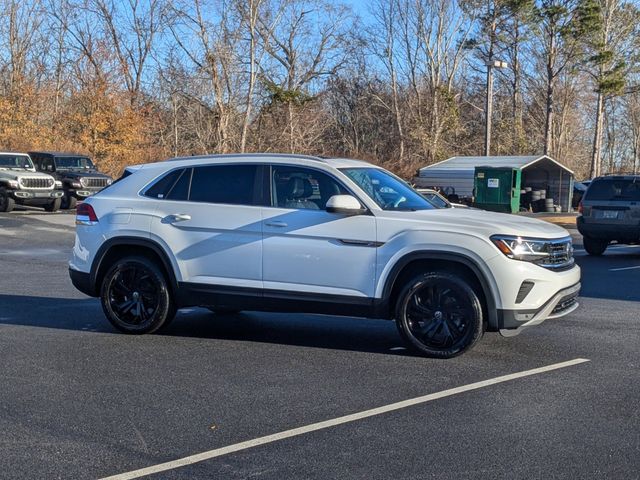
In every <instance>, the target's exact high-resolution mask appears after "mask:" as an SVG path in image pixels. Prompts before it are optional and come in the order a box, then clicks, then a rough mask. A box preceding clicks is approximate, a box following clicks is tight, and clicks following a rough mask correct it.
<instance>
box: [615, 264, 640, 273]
mask: <svg viewBox="0 0 640 480" xmlns="http://www.w3.org/2000/svg"><path fill="white" fill-rule="evenodd" d="M636 268H640V265H636V266H635V267H621V268H610V269H609V271H610V272H621V271H622V270H634V269H636Z"/></svg>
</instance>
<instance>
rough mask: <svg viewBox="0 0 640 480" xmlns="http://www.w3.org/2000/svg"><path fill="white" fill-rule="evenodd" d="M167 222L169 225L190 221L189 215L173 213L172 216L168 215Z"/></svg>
mask: <svg viewBox="0 0 640 480" xmlns="http://www.w3.org/2000/svg"><path fill="white" fill-rule="evenodd" d="M167 220H168V221H169V223H177V222H184V221H186V220H191V215H187V214H186V213H174V214H173V215H169V216H168V217H167Z"/></svg>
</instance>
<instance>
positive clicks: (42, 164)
mask: <svg viewBox="0 0 640 480" xmlns="http://www.w3.org/2000/svg"><path fill="white" fill-rule="evenodd" d="M29 156H30V157H31V159H32V160H33V163H34V164H35V166H36V169H37V170H38V171H41V172H45V173H48V174H50V175H53V177H54V178H55V179H56V180H59V181H61V182H62V188H63V189H64V197H63V198H62V208H75V206H76V203H77V202H78V200H84V199H85V198H87V197H89V196H91V195H93V194H94V193H96V192H99V191H100V190H102V189H103V188H104V187H106V186H107V185H111V183H112V182H113V179H112V178H111V177H110V176H108V175H105V174H103V173H100V172H99V171H98V170H97V169H96V167H95V165H94V164H93V162H92V161H91V159H90V158H89V157H87V156H85V155H78V154H75V153H62V152H29Z"/></svg>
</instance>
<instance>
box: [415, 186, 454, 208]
mask: <svg viewBox="0 0 640 480" xmlns="http://www.w3.org/2000/svg"><path fill="white" fill-rule="evenodd" d="M418 193H419V194H420V195H422V196H423V197H424V198H426V199H427V200H429V201H430V202H431V203H433V204H434V205H435V206H436V207H437V208H449V207H450V206H451V205H450V204H449V202H447V201H446V200H445V199H444V198H442V197H441V196H440V195H438V194H437V193H436V192H421V191H420V190H418Z"/></svg>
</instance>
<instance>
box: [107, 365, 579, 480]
mask: <svg viewBox="0 0 640 480" xmlns="http://www.w3.org/2000/svg"><path fill="white" fill-rule="evenodd" d="M588 361H589V360H588V359H586V358H576V359H573V360H569V361H567V362H561V363H554V364H553V365H547V366H546V367H540V368H534V369H532V370H525V371H523V372H517V373H511V374H509V375H503V376H501V377H495V378H491V379H489V380H482V381H481V382H475V383H470V384H468V385H463V386H461V387H455V388H450V389H448V390H442V391H440V392H436V393H430V394H429V395H424V396H422V397H416V398H412V399H409V400H404V401H402V402H397V403H391V404H389V405H384V406H382V407H378V408H372V409H371V410H365V411H363V412H359V413H353V414H351V415H345V416H344V417H338V418H334V419H331V420H325V421H324V422H318V423H312V424H311V425H306V426H304V427H298V428H294V429H291V430H285V431H284V432H279V433H274V434H272V435H267V436H265V437H259V438H254V439H253V440H247V441H246V442H240V443H235V444H233V445H229V446H226V447H222V448H217V449H215V450H209V451H207V452H202V453H198V454H195V455H190V456H188V457H184V458H179V459H177V460H172V461H170V462H166V463H160V464H158V465H153V466H151V467H146V468H141V469H139V470H133V471H131V472H125V473H120V474H117V475H112V476H110V477H105V478H103V479H102V480H131V479H134V478H140V477H145V476H147V475H152V474H154V473H159V472H165V471H167V470H173V469H176V468H180V467H185V466H187V465H192V464H194V463H198V462H203V461H205V460H211V459H212V458H216V457H221V456H223V455H228V454H230V453H234V452H239V451H241V450H246V449H248V448H253V447H257V446H259V445H265V444H267V443H272V442H277V441H279V440H284V439H285V438H291V437H296V436H298V435H303V434H305V433H310V432H315V431H317V430H323V429H325V428H330V427H335V426H336V425H342V424H345V423H350V422H355V421H357V420H362V419H364V418H368V417H374V416H376V415H382V414H383V413H388V412H392V411H394V410H400V409H402V408H407V407H411V406H413V405H419V404H421V403H426V402H430V401H432V400H437V399H439V398H444V397H450V396H452V395H457V394H459V393H463V392H468V391H471V390H478V389H480V388H484V387H489V386H491V385H496V384H498V383H503V382H509V381H511V380H515V379H518V378H523V377H529V376H531V375H538V374H540V373H545V372H550V371H552V370H558V369H560V368H566V367H572V366H574V365H578V364H580V363H584V362H588Z"/></svg>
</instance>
